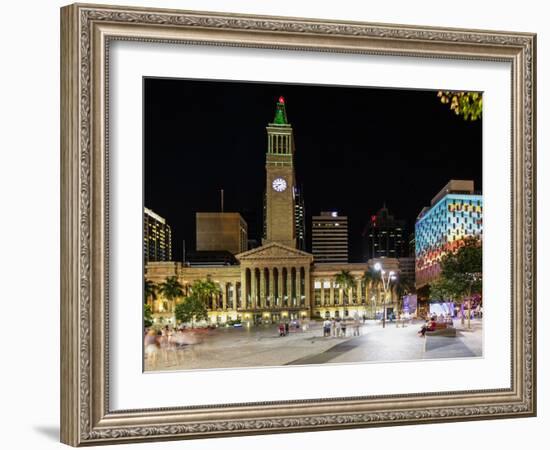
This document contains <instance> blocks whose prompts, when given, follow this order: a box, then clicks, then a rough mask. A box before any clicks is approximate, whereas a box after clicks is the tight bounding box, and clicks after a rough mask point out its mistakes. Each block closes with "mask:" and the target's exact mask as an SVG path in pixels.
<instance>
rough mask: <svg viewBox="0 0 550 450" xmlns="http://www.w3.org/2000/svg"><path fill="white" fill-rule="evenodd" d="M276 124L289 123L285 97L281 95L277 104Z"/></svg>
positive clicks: (274, 120)
mask: <svg viewBox="0 0 550 450" xmlns="http://www.w3.org/2000/svg"><path fill="white" fill-rule="evenodd" d="M273 123H274V124H275V125H288V120H287V118H286V108H285V98H284V97H283V96H282V95H281V96H280V97H279V100H278V101H277V105H276V106H275V118H274V119H273Z"/></svg>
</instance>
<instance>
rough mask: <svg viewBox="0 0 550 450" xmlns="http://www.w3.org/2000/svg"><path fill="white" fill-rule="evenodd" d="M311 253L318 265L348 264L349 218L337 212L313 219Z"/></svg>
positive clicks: (323, 213)
mask: <svg viewBox="0 0 550 450" xmlns="http://www.w3.org/2000/svg"><path fill="white" fill-rule="evenodd" d="M311 252H312V253H313V256H314V257H315V262H316V263H347V262H348V218H347V217H346V216H339V215H338V213H337V212H336V211H323V212H321V215H320V216H313V217H312V230H311Z"/></svg>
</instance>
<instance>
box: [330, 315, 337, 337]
mask: <svg viewBox="0 0 550 450" xmlns="http://www.w3.org/2000/svg"><path fill="white" fill-rule="evenodd" d="M336 323H337V322H336V319H334V318H333V319H332V320H331V322H330V329H331V331H332V337H336V332H337V330H336Z"/></svg>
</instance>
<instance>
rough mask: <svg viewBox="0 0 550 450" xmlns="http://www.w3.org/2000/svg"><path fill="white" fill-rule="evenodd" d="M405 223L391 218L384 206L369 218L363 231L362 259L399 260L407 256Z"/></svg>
mask: <svg viewBox="0 0 550 450" xmlns="http://www.w3.org/2000/svg"><path fill="white" fill-rule="evenodd" d="M405 236H406V235H405V221H404V220H398V219H396V218H395V217H394V216H392V215H391V214H390V213H389V211H388V208H386V205H384V206H383V207H382V208H380V209H379V210H378V212H377V213H376V214H375V215H373V216H371V217H370V220H369V221H368V223H367V225H366V227H365V230H364V231H363V258H364V260H365V261H367V260H369V259H371V258H401V257H405V256H408V254H407V253H408V248H407V243H406V239H405Z"/></svg>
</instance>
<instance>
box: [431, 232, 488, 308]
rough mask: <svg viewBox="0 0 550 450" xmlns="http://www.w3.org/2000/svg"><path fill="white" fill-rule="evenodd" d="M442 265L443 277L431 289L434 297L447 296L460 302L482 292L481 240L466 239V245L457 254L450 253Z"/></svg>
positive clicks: (443, 259)
mask: <svg viewBox="0 0 550 450" xmlns="http://www.w3.org/2000/svg"><path fill="white" fill-rule="evenodd" d="M440 265H441V276H440V278H439V280H438V281H436V282H435V283H433V284H432V286H431V289H430V295H431V296H432V297H435V298H437V297H436V296H439V297H441V296H442V295H445V296H449V297H451V298H454V299H455V300H459V301H460V300H463V299H464V297H470V296H471V295H472V294H474V293H480V292H481V290H482V287H483V275H482V272H483V260H482V246H481V241H480V240H479V239H477V238H467V239H465V240H464V245H462V246H461V247H460V248H459V249H458V250H457V251H456V252H455V253H448V254H446V255H445V256H443V258H441V263H440Z"/></svg>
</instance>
